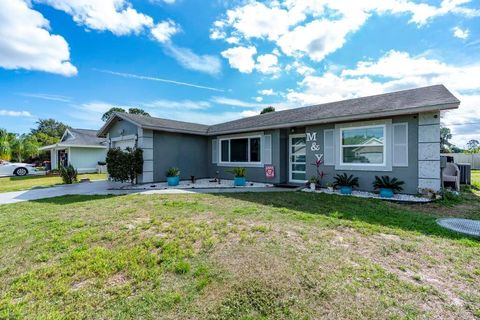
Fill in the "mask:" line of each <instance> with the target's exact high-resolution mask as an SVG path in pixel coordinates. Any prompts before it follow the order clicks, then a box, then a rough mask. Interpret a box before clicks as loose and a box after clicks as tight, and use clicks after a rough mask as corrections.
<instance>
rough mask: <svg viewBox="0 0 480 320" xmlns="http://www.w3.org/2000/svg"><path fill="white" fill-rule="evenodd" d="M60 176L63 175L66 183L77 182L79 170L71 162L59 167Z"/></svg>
mask: <svg viewBox="0 0 480 320" xmlns="http://www.w3.org/2000/svg"><path fill="white" fill-rule="evenodd" d="M59 172H60V176H61V177H62V180H63V183H65V184H72V183H74V182H77V175H78V172H77V170H76V169H75V168H74V167H73V166H72V165H71V164H69V165H68V166H66V167H63V166H61V167H60V169H59Z"/></svg>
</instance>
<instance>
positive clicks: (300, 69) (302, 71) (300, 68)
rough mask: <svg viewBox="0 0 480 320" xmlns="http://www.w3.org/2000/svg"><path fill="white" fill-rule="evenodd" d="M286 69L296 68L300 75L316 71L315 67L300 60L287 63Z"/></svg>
mask: <svg viewBox="0 0 480 320" xmlns="http://www.w3.org/2000/svg"><path fill="white" fill-rule="evenodd" d="M285 70H286V71H291V70H294V71H295V72H297V73H298V74H299V75H302V76H307V75H310V74H312V73H314V72H315V69H313V68H311V67H309V66H307V65H304V64H302V63H300V62H298V61H294V62H293V63H292V64H289V65H287V66H286V67H285Z"/></svg>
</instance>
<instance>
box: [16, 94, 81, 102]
mask: <svg viewBox="0 0 480 320" xmlns="http://www.w3.org/2000/svg"><path fill="white" fill-rule="evenodd" d="M18 95H20V96H24V97H29V98H36V99H43V100H50V101H58V102H70V101H72V98H70V97H66V96H61V95H58V94H47V93H24V92H21V93H18Z"/></svg>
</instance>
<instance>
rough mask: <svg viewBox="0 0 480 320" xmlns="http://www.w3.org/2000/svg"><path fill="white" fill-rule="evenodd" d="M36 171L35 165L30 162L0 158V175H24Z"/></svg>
mask: <svg viewBox="0 0 480 320" xmlns="http://www.w3.org/2000/svg"><path fill="white" fill-rule="evenodd" d="M36 171H37V170H36V169H35V167H34V166H33V165H31V164H27V163H15V162H8V161H3V160H0V176H12V175H15V176H26V175H27V174H33V173H35V172H36Z"/></svg>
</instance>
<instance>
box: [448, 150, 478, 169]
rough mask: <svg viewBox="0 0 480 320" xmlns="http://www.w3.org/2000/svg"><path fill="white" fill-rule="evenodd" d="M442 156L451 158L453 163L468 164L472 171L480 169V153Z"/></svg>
mask: <svg viewBox="0 0 480 320" xmlns="http://www.w3.org/2000/svg"><path fill="white" fill-rule="evenodd" d="M442 156H452V157H453V159H454V161H455V163H470V165H471V166H472V169H480V153H474V154H466V153H442Z"/></svg>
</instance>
